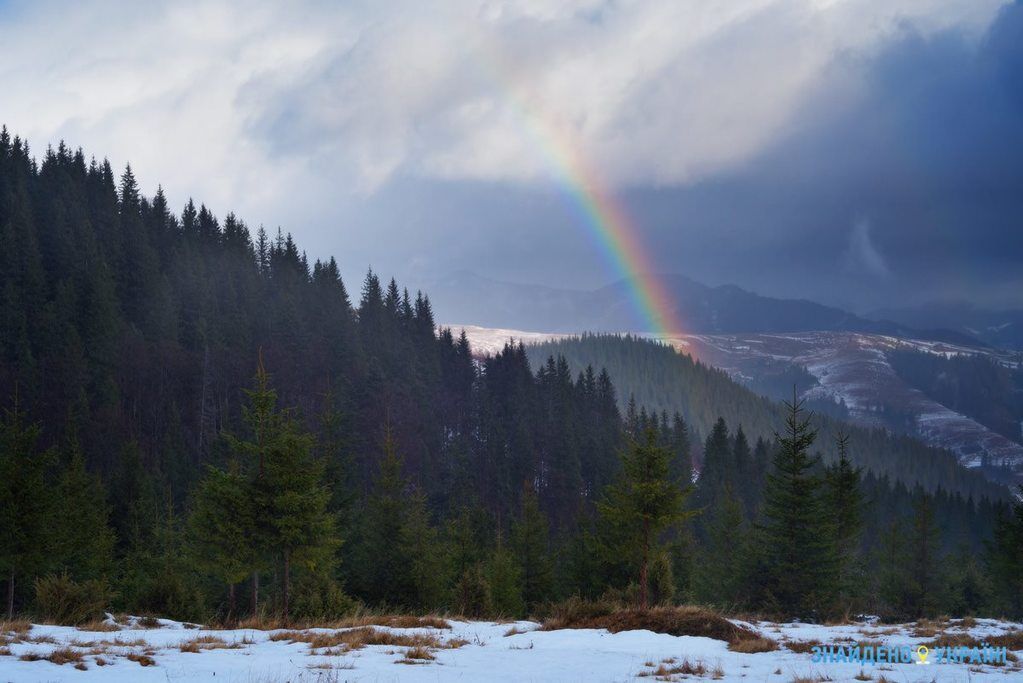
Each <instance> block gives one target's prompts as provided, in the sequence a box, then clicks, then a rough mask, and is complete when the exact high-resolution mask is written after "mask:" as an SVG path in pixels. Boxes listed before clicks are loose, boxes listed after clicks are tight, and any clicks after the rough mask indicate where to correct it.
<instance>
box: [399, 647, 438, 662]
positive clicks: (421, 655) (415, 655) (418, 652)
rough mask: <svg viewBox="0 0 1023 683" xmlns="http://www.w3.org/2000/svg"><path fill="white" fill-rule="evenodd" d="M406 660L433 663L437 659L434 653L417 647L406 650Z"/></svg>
mask: <svg viewBox="0 0 1023 683" xmlns="http://www.w3.org/2000/svg"><path fill="white" fill-rule="evenodd" d="M405 659H421V660H423V661H428V662H432V661H433V660H435V659H437V657H435V656H434V654H433V653H432V652H430V651H429V650H427V649H426V648H425V647H422V646H417V647H410V648H409V649H407V650H405Z"/></svg>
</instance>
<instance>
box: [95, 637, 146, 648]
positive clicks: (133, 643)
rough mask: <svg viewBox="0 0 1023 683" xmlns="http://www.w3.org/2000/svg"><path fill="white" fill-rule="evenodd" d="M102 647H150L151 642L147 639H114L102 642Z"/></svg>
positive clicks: (100, 642)
mask: <svg viewBox="0 0 1023 683" xmlns="http://www.w3.org/2000/svg"><path fill="white" fill-rule="evenodd" d="M99 644H100V645H110V646H113V647H149V641H147V640H146V639H145V638H133V639H131V640H127V639H125V638H114V639H113V640H101V641H99Z"/></svg>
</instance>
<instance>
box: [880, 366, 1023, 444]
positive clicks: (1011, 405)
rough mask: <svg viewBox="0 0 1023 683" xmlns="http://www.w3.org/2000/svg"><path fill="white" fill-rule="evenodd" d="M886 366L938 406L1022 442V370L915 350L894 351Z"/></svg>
mask: <svg viewBox="0 0 1023 683" xmlns="http://www.w3.org/2000/svg"><path fill="white" fill-rule="evenodd" d="M888 362H889V363H891V365H892V368H894V369H895V372H897V373H898V374H899V376H900V377H902V378H903V379H904V380H906V382H908V383H909V384H910V385H911V386H913V387H916V388H917V389H919V390H920V391H922V392H924V393H925V394H926V395H927V396H929V397H930V398H932V399H934V400H935V401H937V402H938V403H941V404H942V405H944V406H947V407H948V408H951V409H952V410H954V411H956V412H959V413H962V414H963V415H968V416H969V417H972V418H973V419H975V420H976V421H977V422H979V423H981V424H982V425H984V426H985V427H988V428H989V429H992V430H994V431H996V432H998V433H999V434H1001V435H1002V436H1004V437H1006V438H1008V439H1012V440H1013V441H1015V442H1017V443H1023V368H1021V367H1016V368H1011V367H1007V366H1005V365H1002V364H1000V363H998V362H996V361H995V360H993V359H992V358H990V357H989V356H986V355H982V354H975V355H964V354H960V355H956V356H952V357H950V358H948V357H945V356H940V355H937V354H933V353H923V352H920V351H914V350H912V349H895V350H893V351H890V352H889V353H888ZM992 464H997V463H992Z"/></svg>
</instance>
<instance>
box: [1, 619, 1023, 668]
mask: <svg viewBox="0 0 1023 683" xmlns="http://www.w3.org/2000/svg"><path fill="white" fill-rule="evenodd" d="M160 623H161V624H162V626H161V627H160V628H150V629H145V628H141V627H140V626H139V625H138V623H137V622H136V623H134V624H133V625H130V626H128V627H125V628H123V629H122V630H120V631H117V632H103V631H101V632H89V631H82V630H78V629H76V628H72V627H64V626H46V625H35V626H33V627H32V628H31V630H29V631H27V632H25V633H22V634H21V635H20V636H19V637H11V633H7V634H6V639H7V640H9V641H10V642H8V644H7V645H6V648H7V649H6V650H4V649H3V648H0V653H3V654H0V681H17V682H21V681H25V682H28V681H74V682H76V683H78V682H81V683H87V682H88V681H113V682H115V683H118V682H121V681H124V682H127V681H143V682H144V681H212V682H214V683H234V682H245V683H247V682H258V683H277V682H283V681H292V682H310V683H333V682H340V681H398V680H400V681H629V680H658V679H656V678H653V677H649V676H650V674H651V672H653V671H654V670H655V669H656V668H657V667H659V666H660V665H662V664H664V666H665V668H666V669H670V668H671V667H676V668H683V667H684V664H685V663H686V662H688V664H689V670H696V671H699V670H701V669H702V674H689V675H684V674H674V675H670V676H669V677H666V678H665V677H662V678H660V679H659V680H675V681H679V680H724V681H779V682H782V681H785V682H788V681H793V680H812V681H819V680H831V681H848V680H854V677H856V676H858V675H859V676H866V677H867V678H860V679H859V680H878V681H879V680H884V679H887V680H889V681H907V682H909V681H967V680H970V681H972V680H998V681H1008V680H1023V668H1021V664H1020V663H1019V662H1013V661H1011V660H1010V662H1009V663H1008V664H1007V665H1001V666H992V665H979V664H965V663H964V664H939V663H932V664H928V665H926V666H921V665H918V664H878V665H870V664H867V665H865V666H862V667H861V666H860V665H859V664H828V663H813V662H812V661H811V657H812V655H811V654H810V653H809V652H794V651H792V650H789V649H787V648H784V649H781V650H778V651H774V652H762V653H759V654H741V653H737V652H732V651H730V650H729V649H728V647H727V645H726V644H725V643H724V642H722V641H718V640H712V639H710V638H703V637H692V636H670V635H665V634H658V633H652V632H650V631H627V632H622V633H616V634H611V633H608V632H607V631H605V630H581V629H580V630H574V629H565V630H558V631H537V630H535V629H537V628H538V625H537V624H535V623H532V622H515V623H493V622H465V621H451V622H450V625H451V628H450V629H436V628H411V629H408V628H385V627H374V628H376V629H378V630H379V631H381V632H385V633H388V634H392V635H406V636H407V635H425V636H433V637H434V638H436V639H437V640H438V641H439V642H440V645H441V647H439V648H436V647H435V648H431V649H430V652H431V654H432V655H433V656H434V657H435V658H436V659H434V660H425V661H422V660H413V661H422V663H412V664H408V663H401V662H400V660H402V659H404V658H405V656H406V654H408V650H409V648H407V647H401V646H395V645H367V646H365V647H363V648H361V649H357V650H353V651H348V652H345V653H344V654H326V653H328V652H330V651H329V650H324V649H319V650H315V651H314V650H311V645H312V643H309V642H291V640H290V639H289V638H283V639H282V635H281V634H282V633H283V632H282V631H261V630H253V629H242V630H216V631H212V630H206V629H203V628H199V627H196V626H194V625H186V624H181V623H178V622H171V621H166V620H161V621H160ZM737 623H738V622H737ZM751 626H753V627H754V628H756V629H757V630H759V631H760V632H761V633H762V634H763V635H765V636H767V637H769V638H772V639H774V640H776V641H778V642H780V643H783V644H784V643H786V642H787V643H790V644H792V646H793V647H794V648H797V649H806V647H803V648H798V643H803V644H804V646H805V645H806V644H807V642H808V641H820V642H821V643H822V644H824V645H832V644H834V645H836V646H837V645H846V646H848V645H851V644H854V643H862V644H866V643H873V644H877V643H883V644H884V645H886V646H911V647H912V648H913V649H914V650H915V648H916V646H918V645H919V644H921V643H923V642H926V641H928V640H930V639H932V638H933V632H928V631H919V630H915V629H914V626H913V625H902V626H882V625H877V624H873V623H869V622H865V623H859V624H846V625H841V626H819V625H810V624H772V623H767V622H758V623H754V624H751ZM945 628H946V632H947V633H949V634H959V635H966V634H969V635H972V636H974V637H975V638H977V639H984V638H991V637H993V636H997V635H1000V634H1004V633H1008V632H1014V631H1019V630H1020V629H1021V626H1020V624H1013V623H1008V622H999V621H992V620H978V621H977V622H976V623H972V624H962V623H961V622H960V624H959V625H958V626H957V625H955V624H952V625H946V627H945ZM348 630H349V629H342V630H338V629H312V630H311V631H309V632H306V633H309V634H313V635H315V634H326V635H328V636H335V637H336V635H337V634H338V633H344V632H345V631H348ZM509 633H511V634H512V635H507V634H509ZM914 633H915V635H914ZM275 636H276V638H278V639H277V640H274V637H275ZM207 637H212V638H208V639H210V640H212V641H214V643H215V642H216V641H217V639H219V640H220V641H223V644H222V645H221V647H219V648H217V649H200V650H199V651H198V652H183V651H182V649H181V646H182V644H183V643H184V644H186V649H188V648H187V644H188V643H189V642H191V641H195V639H196V638H199V639H202V638H207ZM306 639H307V640H308V636H307V637H306ZM1017 640H1018V639H1017ZM445 644H447V645H449V646H452V645H453V646H455V647H447V648H446V647H444V645H445ZM335 649H337V648H335ZM341 649H343V648H341ZM61 650H64V652H65V653H67V652H69V651H70V652H71V653H72V657H71V658H72V659H73V658H74V657H75V656H77V655H80V656H81V660H80V661H79V662H77V664H78V665H79V668H78V669H76V668H74V667H75V665H76V662H74V661H70V662H69V663H65V664H55V663H52V662H50V661H46V660H45V659H41V660H37V661H24V659H23V658H31V657H32V656H38V657H47V656H50V655H51V654H52V653H54V652H59V651H61ZM8 651H9V654H8ZM75 653H77V655H75ZM413 654H414V653H413ZM1015 656H1018V657H1020V658H1021V659H1023V651H1016V655H1015ZM129 657H134V658H135V660H139V659H141V658H143V657H148V658H149V659H150V660H151V662H152V663H151V664H150V663H149V661H147V660H146V659H141V661H142V662H144V663H146V664H147V665H146V666H142V664H140V663H139V661H133V660H132V659H129ZM101 660H102V661H103V662H105V665H103V666H101V665H100V661H101ZM83 669H84V670H83ZM861 671H862V673H861ZM644 674H646V675H644ZM882 677H883V678H882Z"/></svg>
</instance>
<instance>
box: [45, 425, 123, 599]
mask: <svg viewBox="0 0 1023 683" xmlns="http://www.w3.org/2000/svg"><path fill="white" fill-rule="evenodd" d="M70 451H71V453H70V461H69V462H68V463H67V464H66V465H65V466H64V468H63V471H62V472H61V473H60V476H59V478H58V480H57V491H56V493H57V495H56V499H55V505H54V511H53V512H54V517H53V522H52V529H51V534H52V535H51V541H50V542H51V547H52V550H51V553H52V559H53V564H54V565H55V568H56V569H57V570H59V571H62V572H66V573H67V574H68V575H69V576H71V577H72V578H74V579H76V580H88V579H100V578H103V577H106V576H107V575H108V574H109V573H110V571H111V569H112V568H113V561H114V556H113V555H114V543H115V540H116V539H115V537H114V532H113V529H111V528H110V524H109V519H110V507H109V505H108V504H107V492H106V489H105V488H104V487H103V482H102V481H101V480H100V478H99V477H97V476H94V475H91V474H89V473H88V472H87V471H86V469H85V460H84V458H83V457H82V453H81V450H80V448H79V447H78V444H77V440H74V441H73V442H72V443H71V445H70Z"/></svg>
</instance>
